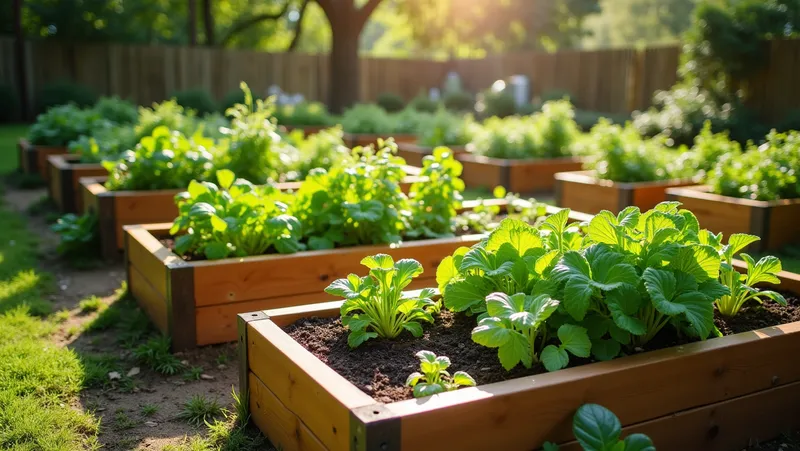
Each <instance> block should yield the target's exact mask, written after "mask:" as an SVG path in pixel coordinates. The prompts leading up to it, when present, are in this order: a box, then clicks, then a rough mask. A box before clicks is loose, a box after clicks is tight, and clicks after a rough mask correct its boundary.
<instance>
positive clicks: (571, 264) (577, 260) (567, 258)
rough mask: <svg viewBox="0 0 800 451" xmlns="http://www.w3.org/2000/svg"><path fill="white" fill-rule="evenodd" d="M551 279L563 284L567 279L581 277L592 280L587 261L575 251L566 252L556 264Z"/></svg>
mask: <svg viewBox="0 0 800 451" xmlns="http://www.w3.org/2000/svg"><path fill="white" fill-rule="evenodd" d="M551 274H552V277H553V278H554V279H555V280H556V281H558V282H564V281H565V280H567V279H568V278H572V277H575V276H583V277H585V278H587V279H591V278H592V269H591V267H590V266H589V261H588V260H586V258H585V257H584V256H583V255H581V254H580V253H579V252H577V251H569V252H566V253H565V254H564V255H563V256H562V257H561V260H560V261H559V262H558V264H557V265H556V267H555V268H553V272H552V273H551Z"/></svg>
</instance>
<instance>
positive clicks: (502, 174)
mask: <svg viewBox="0 0 800 451" xmlns="http://www.w3.org/2000/svg"><path fill="white" fill-rule="evenodd" d="M456 158H457V159H458V161H460V162H461V164H462V165H463V166H464V171H463V172H462V173H461V178H462V179H463V180H464V183H465V184H466V185H467V187H469V188H488V189H490V190H491V189H492V188H494V187H495V186H503V187H505V188H506V189H507V190H508V191H510V192H514V193H536V192H550V191H553V189H554V188H555V179H554V178H553V176H554V175H555V174H556V173H558V172H566V171H577V170H580V169H581V167H582V165H583V162H582V160H581V159H579V158H573V157H566V158H553V159H538V160H505V159H500V158H489V157H484V156H480V155H473V154H470V153H461V154H457V155H456Z"/></svg>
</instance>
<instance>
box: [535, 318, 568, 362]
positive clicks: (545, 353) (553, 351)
mask: <svg viewBox="0 0 800 451" xmlns="http://www.w3.org/2000/svg"><path fill="white" fill-rule="evenodd" d="M561 327H564V326H561ZM541 361H542V364H543V365H544V367H545V369H547V371H558V370H560V369H562V368H564V367H566V366H567V365H568V364H569V355H567V351H566V350H564V349H561V348H559V347H557V346H553V345H547V346H545V348H544V349H543V350H542V356H541Z"/></svg>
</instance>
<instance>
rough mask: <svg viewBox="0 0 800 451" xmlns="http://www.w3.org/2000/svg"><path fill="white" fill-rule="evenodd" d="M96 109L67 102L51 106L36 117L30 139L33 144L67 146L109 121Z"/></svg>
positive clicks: (29, 135) (29, 132) (30, 131)
mask: <svg viewBox="0 0 800 451" xmlns="http://www.w3.org/2000/svg"><path fill="white" fill-rule="evenodd" d="M107 122H108V121H106V120H105V119H103V118H102V117H101V116H100V115H99V114H98V113H97V112H96V111H94V110H92V109H86V110H82V109H80V108H78V107H76V106H75V105H72V104H67V105H61V106H57V107H53V108H50V109H49V110H47V112H46V113H42V114H40V115H39V116H37V117H36V123H34V124H33V125H32V126H31V128H30V130H29V131H28V141H30V143H31V144H33V145H40V146H59V147H66V146H67V145H68V144H69V143H70V142H71V141H74V140H76V139H78V138H79V137H80V136H81V135H88V134H90V132H91V130H93V128H94V127H96V126H102V125H104V124H105V123H107Z"/></svg>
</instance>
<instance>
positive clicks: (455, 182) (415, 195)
mask: <svg viewBox="0 0 800 451" xmlns="http://www.w3.org/2000/svg"><path fill="white" fill-rule="evenodd" d="M461 170H462V166H461V163H459V162H458V161H456V159H455V158H454V157H453V154H452V153H451V152H450V149H448V148H446V147H437V148H436V149H434V151H433V155H427V156H425V158H423V159H422V171H421V172H420V176H422V177H425V180H424V181H422V182H417V183H414V184H413V185H411V190H410V192H409V203H410V207H411V217H410V219H409V221H410V222H411V224H412V228H411V229H410V230H408V231H407V232H406V235H407V236H410V237H418V236H424V237H428V238H439V237H444V236H451V235H452V234H453V221H454V218H455V216H456V213H457V211H456V209H457V208H458V207H459V206H460V203H461V191H463V190H464V182H463V181H462V180H461V179H460V178H458V177H459V176H460V175H461Z"/></svg>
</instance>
